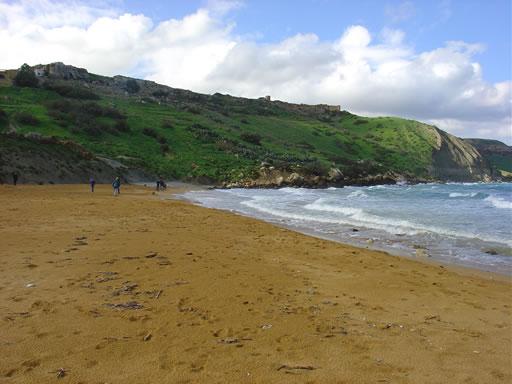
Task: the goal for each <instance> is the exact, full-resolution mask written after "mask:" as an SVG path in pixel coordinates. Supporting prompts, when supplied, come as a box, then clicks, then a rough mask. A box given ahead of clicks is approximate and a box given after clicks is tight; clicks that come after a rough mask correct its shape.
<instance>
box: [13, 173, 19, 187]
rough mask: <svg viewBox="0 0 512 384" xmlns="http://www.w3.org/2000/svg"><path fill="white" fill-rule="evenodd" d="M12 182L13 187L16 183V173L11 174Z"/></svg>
mask: <svg viewBox="0 0 512 384" xmlns="http://www.w3.org/2000/svg"><path fill="white" fill-rule="evenodd" d="M12 182H13V184H14V185H16V183H17V182H18V174H17V173H16V172H13V173H12Z"/></svg>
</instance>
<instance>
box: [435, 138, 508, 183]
mask: <svg viewBox="0 0 512 384" xmlns="http://www.w3.org/2000/svg"><path fill="white" fill-rule="evenodd" d="M437 135H438V137H439V140H438V147H437V148H434V150H433V152H432V160H433V167H432V170H431V173H432V175H433V176H434V177H435V178H437V179H439V180H441V181H453V182H479V181H481V182H491V181H495V180H497V178H498V174H497V172H496V171H495V170H494V169H493V168H492V167H491V165H490V164H489V162H488V161H487V160H486V159H485V158H484V157H483V156H482V155H481V154H480V153H479V152H478V151H477V150H476V149H475V147H473V146H472V145H471V144H470V143H468V142H467V141H464V140H462V139H459V138H457V137H455V136H453V135H450V134H449V133H447V132H444V131H441V130H440V129H437Z"/></svg>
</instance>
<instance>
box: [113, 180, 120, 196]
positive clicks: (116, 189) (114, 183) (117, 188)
mask: <svg viewBox="0 0 512 384" xmlns="http://www.w3.org/2000/svg"><path fill="white" fill-rule="evenodd" d="M120 185H121V182H120V181H119V177H116V178H115V180H114V182H113V183H112V187H113V188H114V196H117V195H118V193H119V186H120Z"/></svg>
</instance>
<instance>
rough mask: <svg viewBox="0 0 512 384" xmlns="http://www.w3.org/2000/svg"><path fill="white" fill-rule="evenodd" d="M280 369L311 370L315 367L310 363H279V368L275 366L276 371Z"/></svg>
mask: <svg viewBox="0 0 512 384" xmlns="http://www.w3.org/2000/svg"><path fill="white" fill-rule="evenodd" d="M281 369H288V370H292V369H304V370H306V371H312V370H313V369H315V367H312V366H311V365H295V366H290V365H281V366H280V367H279V368H277V370H278V371H280V370H281Z"/></svg>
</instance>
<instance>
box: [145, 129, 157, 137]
mask: <svg viewBox="0 0 512 384" xmlns="http://www.w3.org/2000/svg"><path fill="white" fill-rule="evenodd" d="M142 134H143V135H146V136H151V137H154V138H156V136H157V133H156V131H155V130H154V129H152V128H142Z"/></svg>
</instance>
